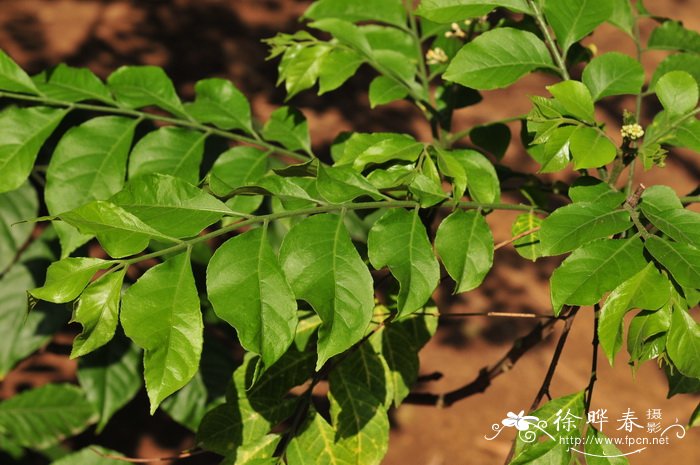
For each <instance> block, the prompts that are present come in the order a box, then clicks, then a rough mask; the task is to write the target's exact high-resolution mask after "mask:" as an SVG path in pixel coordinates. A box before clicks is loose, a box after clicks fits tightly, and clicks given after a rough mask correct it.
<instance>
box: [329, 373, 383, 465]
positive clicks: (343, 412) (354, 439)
mask: <svg viewBox="0 0 700 465" xmlns="http://www.w3.org/2000/svg"><path fill="white" fill-rule="evenodd" d="M329 383H330V388H329V398H330V401H331V418H332V420H333V426H334V428H335V430H336V443H337V444H338V445H340V446H341V447H343V448H346V449H349V450H350V451H351V453H352V460H351V461H350V462H349V463H351V464H354V465H378V464H379V463H380V462H381V460H382V459H383V458H384V455H385V454H386V452H387V447H388V442H389V418H388V416H387V413H386V410H385V409H384V407H383V405H382V404H381V401H380V400H379V399H377V398H375V397H374V396H373V395H372V393H371V391H370V390H369V389H368V388H367V387H365V386H364V384H362V382H361V381H359V380H357V379H356V378H355V377H354V376H353V375H349V374H347V373H344V372H342V371H339V370H334V371H333V372H331V376H330V381H329Z"/></svg>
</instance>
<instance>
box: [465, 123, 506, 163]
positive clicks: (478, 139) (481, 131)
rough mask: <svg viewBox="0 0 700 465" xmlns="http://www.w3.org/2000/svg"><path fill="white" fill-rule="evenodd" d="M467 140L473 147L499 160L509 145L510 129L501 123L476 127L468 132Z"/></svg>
mask: <svg viewBox="0 0 700 465" xmlns="http://www.w3.org/2000/svg"><path fill="white" fill-rule="evenodd" d="M469 138H470V139H471V140H472V142H473V143H474V145H476V146H478V147H480V148H482V149H484V150H486V151H487V152H489V153H491V154H492V155H493V156H495V157H496V158H498V159H499V160H501V159H502V158H503V157H504V156H505V154H506V150H508V146H509V145H510V138H511V135H510V128H509V127H508V126H506V125H505V124H501V123H496V124H489V125H485V126H476V127H475V128H472V130H471V131H470V132H469Z"/></svg>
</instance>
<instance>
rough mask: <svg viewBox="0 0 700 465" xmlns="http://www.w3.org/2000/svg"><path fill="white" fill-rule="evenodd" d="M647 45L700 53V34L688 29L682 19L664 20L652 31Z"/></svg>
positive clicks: (658, 48)
mask: <svg viewBox="0 0 700 465" xmlns="http://www.w3.org/2000/svg"><path fill="white" fill-rule="evenodd" d="M647 47H648V48H651V49H657V50H684V51H688V52H693V53H700V34H699V33H698V32H696V31H692V30H690V29H686V28H685V27H683V24H681V22H680V21H664V22H663V24H661V25H660V26H658V27H657V28H656V29H654V30H653V31H651V36H650V37H649V42H647Z"/></svg>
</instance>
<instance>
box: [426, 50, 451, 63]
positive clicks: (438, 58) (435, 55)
mask: <svg viewBox="0 0 700 465" xmlns="http://www.w3.org/2000/svg"><path fill="white" fill-rule="evenodd" d="M425 58H426V60H427V63H428V64H429V65H439V64H441V63H447V60H449V57H448V56H447V54H446V53H445V51H444V50H443V49H441V48H440V47H435V48H433V49H431V50H428V53H426V54H425Z"/></svg>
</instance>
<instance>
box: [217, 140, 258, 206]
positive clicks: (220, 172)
mask: <svg viewBox="0 0 700 465" xmlns="http://www.w3.org/2000/svg"><path fill="white" fill-rule="evenodd" d="M267 170H268V156H267V154H266V153H265V152H263V151H262V150H258V149H256V148H254V147H234V148H232V149H229V150H227V151H226V152H224V153H222V154H221V155H219V157H218V158H217V159H216V161H215V162H214V166H212V168H211V171H210V172H209V176H208V180H209V188H210V189H211V191H212V192H213V193H214V194H215V195H217V196H221V197H223V196H227V195H229V194H230V193H231V192H232V191H234V190H235V189H238V188H239V187H243V186H246V185H250V184H255V183H257V182H258V181H259V180H260V179H262V177H263V176H264V175H265V173H267ZM261 203H262V197H260V196H245V195H238V196H234V197H232V198H230V199H228V200H227V201H226V205H227V206H228V207H229V208H230V209H231V210H233V211H234V212H240V213H252V212H254V211H255V210H257V208H258V207H259V206H260V204H261Z"/></svg>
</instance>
